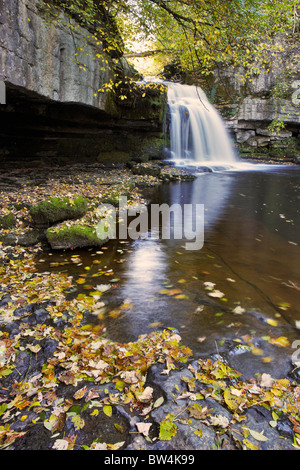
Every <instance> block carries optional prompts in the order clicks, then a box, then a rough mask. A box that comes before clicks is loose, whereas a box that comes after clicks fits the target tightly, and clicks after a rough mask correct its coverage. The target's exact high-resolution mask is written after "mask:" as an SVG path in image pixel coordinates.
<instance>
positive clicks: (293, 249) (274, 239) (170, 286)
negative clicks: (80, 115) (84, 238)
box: [66, 167, 300, 377]
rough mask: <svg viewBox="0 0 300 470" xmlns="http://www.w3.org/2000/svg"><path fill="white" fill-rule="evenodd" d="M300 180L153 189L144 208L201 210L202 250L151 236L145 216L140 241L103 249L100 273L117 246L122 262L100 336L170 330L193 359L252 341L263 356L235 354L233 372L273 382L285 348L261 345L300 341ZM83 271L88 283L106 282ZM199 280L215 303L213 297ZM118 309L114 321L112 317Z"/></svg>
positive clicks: (234, 180) (288, 176)
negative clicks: (260, 373)
mask: <svg viewBox="0 0 300 470" xmlns="http://www.w3.org/2000/svg"><path fill="white" fill-rule="evenodd" d="M299 176H300V170H299V169H298V168H293V167H291V168H285V167H284V168H282V169H272V170H271V171H261V170H260V171H237V172H236V171H230V172H224V173H208V174H206V175H202V176H199V177H198V178H197V179H196V180H195V181H194V182H192V183H182V184H167V185H162V186H161V187H160V188H157V190H156V191H155V194H154V196H153V197H152V203H155V204H163V203H168V204H169V205H172V204H180V205H181V207H183V206H184V204H204V207H205V212H204V214H205V243H204V246H203V248H202V249H201V250H186V245H185V242H186V240H184V239H183V240H180V239H171V240H164V239H162V238H161V237H157V239H153V238H151V236H152V235H153V234H154V235H158V234H161V230H162V227H161V226H157V225H154V226H153V225H152V229H151V220H150V219H149V221H148V222H149V224H148V228H147V230H146V231H145V233H144V234H143V237H142V238H143V239H138V240H134V241H130V240H128V241H127V242H124V241H123V242H120V243H119V242H118V241H114V242H112V243H110V244H109V245H108V247H107V248H108V249H107V250H106V253H105V254H103V255H101V256H100V259H101V262H102V264H101V267H102V266H104V265H106V264H107V265H113V263H114V260H115V254H116V253H117V252H118V251H120V249H121V250H124V254H122V257H123V260H122V261H124V262H122V263H120V264H117V265H113V270H114V276H115V277H116V278H118V279H119V280H118V283H117V284H116V285H115V288H114V289H110V290H109V291H108V292H107V293H105V294H104V295H103V301H104V302H105V304H106V306H107V314H106V317H105V322H106V326H107V331H108V336H109V337H110V338H111V339H113V340H115V341H119V342H127V341H133V340H136V339H137V337H138V336H139V335H141V334H144V333H149V332H150V331H153V330H157V329H158V328H160V327H162V328H163V327H174V328H177V329H178V330H179V332H180V335H181V336H182V339H183V342H184V343H185V344H187V345H188V346H190V347H191V348H192V350H193V352H194V355H195V356H196V357H197V355H203V356H207V355H209V354H211V353H213V352H217V351H219V352H222V348H223V346H222V345H225V346H224V350H228V347H227V346H226V344H227V343H226V341H230V342H231V343H232V344H233V345H234V344H236V343H235V341H236V340H239V341H241V338H245V337H249V336H251V337H253V344H255V346H257V347H259V350H261V351H263V353H262V355H261V356H255V355H253V354H252V353H251V352H249V353H244V354H242V355H237V356H234V357H232V358H231V361H232V364H233V366H235V365H236V366H237V368H238V369H239V370H241V371H242V372H244V371H245V369H246V370H247V371H248V373H249V375H251V373H252V372H253V371H254V372H257V371H264V372H269V373H271V375H273V376H274V377H275V376H280V375H281V374H282V370H284V369H286V368H287V367H288V364H289V362H290V358H291V354H292V352H293V350H292V348H291V347H285V348H280V347H278V346H274V345H273V344H272V343H270V342H269V341H268V339H266V338H277V337H280V336H284V337H286V338H288V340H289V341H290V344H291V345H292V342H293V340H294V339H299V330H298V329H297V328H296V327H295V326H296V322H297V321H299V320H300V276H299V266H300V237H299V226H300V213H299V199H300V188H299V181H300V180H299ZM151 230H152V231H151ZM121 243H123V244H121ZM103 251H105V250H103ZM93 255H94V253H93V252H90V253H89V252H88V253H86V252H85V255H82V259H83V261H84V262H85V263H87V264H88V265H91V264H92V263H93V259H94V260H95V258H89V257H92V256H93ZM104 256H105V258H104ZM84 257H85V258H84ZM85 263H84V264H85ZM94 266H97V265H94ZM104 267H105V266H104ZM75 268H76V270H79V269H80V268H79V267H78V266H77V265H76V267H74V265H73V267H72V269H75ZM66 269H67V267H66ZM82 269H83V268H82ZM76 272H77V271H76ZM78 272H79V271H78ZM89 272H90V273H91V277H89V278H88V277H87V278H86V279H87V281H88V283H91V284H92V283H93V282H94V283H99V282H107V281H108V278H105V276H104V278H103V280H102V279H101V278H97V277H96V278H93V277H92V275H93V271H92V270H91V271H89ZM72 274H73V273H72ZM207 283H212V284H213V285H214V290H215V291H217V292H221V293H222V297H221V296H211V295H210V294H211V291H209V290H208V289H207V285H208V284H207ZM124 304H125V305H126V306H127V307H126V308H125V309H123V310H122V309H121V314H120V315H117V316H112V315H110V311H111V310H112V309H115V308H120V307H121V306H122V305H124ZM234 311H236V312H239V313H234ZM241 312H243V313H241ZM268 320H272V321H273V324H270V323H268ZM274 322H275V323H274ZM275 324H276V326H274V325H275ZM203 338H204V339H203ZM226 348H227V349H226ZM251 368H252V369H253V371H252V369H251Z"/></svg>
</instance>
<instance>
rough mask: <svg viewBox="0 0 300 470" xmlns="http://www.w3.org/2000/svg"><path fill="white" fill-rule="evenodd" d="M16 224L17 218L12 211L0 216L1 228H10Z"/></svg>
mask: <svg viewBox="0 0 300 470" xmlns="http://www.w3.org/2000/svg"><path fill="white" fill-rule="evenodd" d="M16 224H17V220H16V218H15V216H14V215H13V214H11V213H9V214H6V215H4V216H2V217H0V229H4V230H8V229H10V228H13V227H15V226H16Z"/></svg>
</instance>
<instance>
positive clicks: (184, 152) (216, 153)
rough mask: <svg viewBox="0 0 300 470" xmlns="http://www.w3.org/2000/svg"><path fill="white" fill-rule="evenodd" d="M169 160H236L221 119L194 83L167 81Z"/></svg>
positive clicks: (215, 162)
mask: <svg viewBox="0 0 300 470" xmlns="http://www.w3.org/2000/svg"><path fill="white" fill-rule="evenodd" d="M167 85H168V108H169V121H170V122H169V134H170V151H171V159H172V160H174V161H175V162H177V163H179V164H184V163H185V162H186V163H188V164H200V165H201V164H202V165H230V164H234V163H235V162H236V156H235V152H234V150H233V147H232V144H231V141H230V138H229V135H228V133H227V130H226V127H225V123H224V121H223V118H222V117H221V116H220V114H219V113H218V111H217V110H216V109H215V108H214V106H213V105H212V104H211V103H210V102H209V100H208V99H207V97H206V95H205V93H204V91H203V90H202V89H201V88H199V87H196V86H190V85H181V84H179V83H170V82H169V83H168V84H167Z"/></svg>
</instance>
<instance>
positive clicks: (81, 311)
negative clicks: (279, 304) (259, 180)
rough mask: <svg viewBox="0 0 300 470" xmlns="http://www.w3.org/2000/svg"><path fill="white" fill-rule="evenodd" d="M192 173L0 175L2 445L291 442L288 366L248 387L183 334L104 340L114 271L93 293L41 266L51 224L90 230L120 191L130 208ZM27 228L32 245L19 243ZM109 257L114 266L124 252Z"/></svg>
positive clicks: (145, 167) (299, 428)
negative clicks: (197, 354)
mask: <svg viewBox="0 0 300 470" xmlns="http://www.w3.org/2000/svg"><path fill="white" fill-rule="evenodd" d="M192 177H193V176H192V175H191V174H190V173H189V172H184V171H182V170H179V169H176V168H173V167H170V166H167V165H165V164H162V163H152V164H138V165H136V164H134V165H133V166H132V167H131V168H126V167H124V166H121V167H115V168H109V169H108V168H104V167H103V166H101V165H92V166H90V167H85V168H83V167H79V166H75V167H70V168H64V169H60V168H56V169H52V171H51V173H49V171H45V172H39V173H38V174H37V173H36V171H33V170H28V171H27V172H24V170H22V171H21V170H20V171H18V170H15V171H13V172H11V173H9V174H7V173H4V172H2V174H0V190H1V194H0V196H1V206H2V208H1V216H2V230H1V231H2V237H4V238H2V243H1V245H0V259H1V262H0V265H1V266H0V269H1V291H0V316H1V317H0V322H1V333H0V334H1V336H0V378H1V386H0V446H1V448H3V449H11V450H19V449H26V450H31V449H32V450H40V449H45V450H46V449H68V450H72V449H75V450H77V449H99V450H106V449H107V450H117V449H120V450H122V449H125V450H128V451H131V450H134V451H137V450H143V449H146V450H153V451H159V450H172V449H175V450H182V451H184V450H204V449H232V450H237V449H296V448H299V447H300V440H299V438H300V422H299V406H300V405H299V403H300V398H299V397H300V388H299V385H298V381H299V377H298V375H297V369H296V370H295V371H294V375H291V376H290V377H289V378H284V379H273V378H272V377H271V376H270V375H269V374H260V375H257V376H255V377H253V378H252V379H250V380H246V379H245V378H243V376H241V374H239V372H238V371H235V370H233V369H232V368H231V367H230V366H229V365H228V363H227V360H226V353H223V352H222V353H221V355H215V356H211V357H208V358H206V357H205V358H200V359H199V358H198V359H197V360H195V359H194V358H193V352H192V351H191V350H190V349H189V348H188V347H186V346H185V345H184V344H182V340H181V337H180V332H178V331H176V330H173V329H168V328H165V329H160V328H159V327H158V331H154V332H153V333H151V334H149V335H146V334H144V335H141V336H140V337H139V338H138V339H137V340H136V341H134V342H131V343H124V344H123V343H122V344H121V343H116V342H113V341H111V340H110V339H109V338H108V337H107V332H106V330H105V326H104V324H103V322H102V321H101V318H102V315H103V302H102V300H103V295H104V293H105V291H106V290H107V289H118V282H117V279H115V278H114V275H113V273H112V272H111V271H112V269H111V266H109V265H106V266H105V267H101V269H100V270H99V272H98V273H97V276H98V278H99V281H98V282H99V284H98V285H97V290H93V291H92V292H91V295H90V292H89V291H87V295H83V294H81V293H80V294H78V292H77V291H76V289H75V287H76V286H78V285H80V284H81V283H84V282H85V279H84V275H82V276H81V277H79V278H78V279H77V278H74V277H73V276H72V275H68V274H67V273H66V272H64V270H63V267H62V269H61V271H59V272H55V271H47V270H41V268H40V267H38V260H39V259H40V258H41V257H42V256H43V253H44V250H48V251H49V250H51V244H50V243H49V240H48V239H47V231H48V230H49V228H53V227H56V229H58V228H59V229H61V226H62V225H61V224H68V225H67V227H68V228H70V227H74V226H75V225H80V226H82V224H83V222H82V221H84V225H86V224H87V219H88V220H89V223H91V213H92V212H93V211H94V210H95V207H96V205H97V207H98V206H99V205H100V204H101V202H104V201H105V202H107V201H109V202H112V203H114V201H115V197H116V196H118V194H120V193H122V192H123V191H125V190H127V195H128V201H129V204H134V203H136V202H143V201H145V202H146V201H147V193H148V191H149V190H151V188H154V189H155V188H156V187H157V185H158V184H160V183H161V182H162V181H177V182H178V181H185V180H189V179H191V178H192ZM54 198H56V199H54ZM45 201H46V203H45ZM62 213H64V215H63V216H62V215H61V214H62ZM66 214H67V215H66ZM65 217H69V218H68V219H67V220H62V221H61V219H64V218H65ZM70 217H72V218H70ZM32 230H37V231H38V232H39V233H40V237H41V238H40V239H39V240H37V239H35V240H34V241H31V242H30V243H29V241H28V240H27V242H26V243H24V238H23V239H22V237H24V236H25V235H28V233H32V232H31V231H32ZM5 237H6V238H5ZM20 239H21V241H22V243H20ZM86 246H88V245H86ZM66 248H67V247H64V249H66ZM70 248H73V246H70ZM104 248H105V246H104V245H103V247H102V248H101V250H103V249H104ZM95 249H96V250H97V248H95ZM98 249H99V248H98ZM68 252H69V251H68ZM70 253H71V254H70V263H73V264H74V265H78V264H79V263H80V258H79V257H78V255H77V254H76V252H74V251H72V250H71V251H70ZM72 253H74V254H72ZM114 256H115V258H116V259H117V260H119V261H120V262H121V260H122V259H121V258H122V256H124V255H123V254H121V253H120V254H118V253H116V254H115V255H114ZM96 261H97V260H96ZM62 264H63V263H62ZM87 268H89V267H88V266H87ZM87 287H88V286H87ZM121 308H124V309H126V308H128V306H126V305H125V304H124V305H123V306H122V307H121ZM238 346H239V345H237V346H236V348H238ZM228 347H229V346H228ZM231 347H232V345H230V348H231ZM242 347H243V346H242V345H241V346H240V348H242ZM236 351H237V353H238V349H236Z"/></svg>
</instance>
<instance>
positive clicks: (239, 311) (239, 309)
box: [232, 305, 246, 315]
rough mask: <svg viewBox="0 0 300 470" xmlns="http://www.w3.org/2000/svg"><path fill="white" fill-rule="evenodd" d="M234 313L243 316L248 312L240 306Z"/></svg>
mask: <svg viewBox="0 0 300 470" xmlns="http://www.w3.org/2000/svg"><path fill="white" fill-rule="evenodd" d="M232 311H233V313H237V314H238V315H241V314H242V313H244V312H245V311H246V310H245V309H244V308H243V307H241V306H240V305H238V306H237V307H235V308H234V309H233V310H232Z"/></svg>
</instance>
